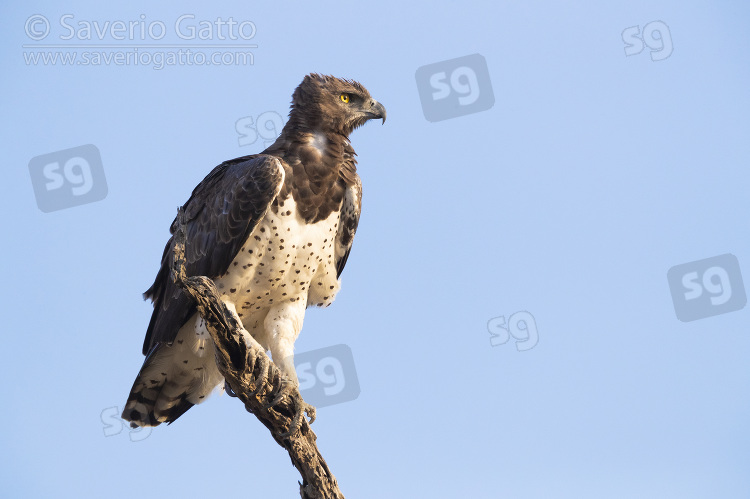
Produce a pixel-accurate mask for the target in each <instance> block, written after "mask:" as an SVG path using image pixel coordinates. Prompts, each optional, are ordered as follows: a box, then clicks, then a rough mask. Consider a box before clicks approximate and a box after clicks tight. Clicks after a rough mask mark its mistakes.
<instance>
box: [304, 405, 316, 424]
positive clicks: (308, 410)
mask: <svg viewBox="0 0 750 499" xmlns="http://www.w3.org/2000/svg"><path fill="white" fill-rule="evenodd" d="M304 405H305V408H304V411H305V414H307V417H308V418H310V424H313V423H314V422H315V406H314V405H310V404H308V403H305V404H304Z"/></svg>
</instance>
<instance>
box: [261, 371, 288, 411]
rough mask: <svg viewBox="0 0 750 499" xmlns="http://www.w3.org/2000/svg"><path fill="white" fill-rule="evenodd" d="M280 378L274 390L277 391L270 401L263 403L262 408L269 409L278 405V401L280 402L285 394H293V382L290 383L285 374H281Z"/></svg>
mask: <svg viewBox="0 0 750 499" xmlns="http://www.w3.org/2000/svg"><path fill="white" fill-rule="evenodd" d="M280 378H281V379H279V386H278V388H277V389H276V391H277V392H278V393H277V394H276V396H275V397H274V398H273V400H271V402H269V403H268V404H265V405H264V406H263V409H265V410H268V409H270V408H271V407H274V406H276V405H278V404H279V402H281V400H282V399H283V398H284V397H285V396H287V395H289V396H293V395H294V388H295V386H294V384H293V383H292V382H291V381H289V380H288V379H287V378H286V376H284V375H283V374H282V375H281V377H280ZM271 393H272V394H273V392H271Z"/></svg>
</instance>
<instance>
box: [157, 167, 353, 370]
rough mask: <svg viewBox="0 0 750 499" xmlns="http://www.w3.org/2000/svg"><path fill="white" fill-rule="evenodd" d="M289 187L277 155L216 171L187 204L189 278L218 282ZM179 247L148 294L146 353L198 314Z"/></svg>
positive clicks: (167, 255)
mask: <svg viewBox="0 0 750 499" xmlns="http://www.w3.org/2000/svg"><path fill="white" fill-rule="evenodd" d="M283 183H284V168H283V166H282V165H281V161H280V160H279V158H277V157H275V156H270V155H264V154H259V155H253V156H244V157H241V158H237V159H233V160H230V161H225V162H224V163H222V164H220V165H219V166H217V167H216V168H214V169H213V171H212V172H211V173H209V174H208V175H207V176H206V178H204V179H203V181H201V183H200V184H198V186H197V187H196V188H195V189H194V190H193V193H192V194H191V196H190V199H188V201H187V203H185V205H184V206H183V209H184V210H185V217H186V224H187V244H186V248H185V259H186V270H187V274H188V275H189V276H197V275H202V276H207V277H209V278H211V279H216V278H218V277H220V276H221V275H223V274H224V273H226V271H227V269H228V268H229V265H230V264H231V263H232V260H233V259H234V257H235V256H236V255H237V252H238V251H240V249H241V247H242V244H244V242H245V240H246V239H247V237H248V236H249V235H250V233H251V232H252V231H253V229H254V228H255V226H256V225H257V224H258V222H259V221H260V220H262V219H263V217H264V216H265V215H266V213H267V212H268V210H269V208H270V207H271V204H272V203H273V201H274V199H276V196H277V195H278V194H279V191H280V190H281V186H282V185H283ZM355 226H356V225H355ZM176 228H177V219H176V218H175V221H174V222H172V226H171V228H170V232H171V233H172V234H174V233H175V230H176ZM173 244H174V236H173V237H171V238H170V239H169V241H168V242H167V245H166V247H165V248H164V254H163V255H162V259H161V268H160V269H159V273H158V274H157V275H156V280H155V281H154V284H153V285H152V286H151V287H150V288H149V289H148V290H147V291H146V292H145V293H144V295H143V296H144V297H145V298H150V299H151V301H152V302H153V303H154V312H153V314H152V315H151V322H150V323H149V325H148V330H147V332H146V338H145V339H144V341H143V354H144V355H148V353H149V352H150V351H151V350H152V349H153V348H154V346H155V345H158V344H161V343H167V344H171V343H172V342H173V341H174V339H175V337H176V336H177V332H178V331H179V329H180V328H181V327H182V325H183V324H185V322H186V321H187V320H188V319H189V318H190V317H191V316H192V315H193V313H195V310H196V308H195V304H194V302H193V300H192V299H191V298H190V297H188V296H187V295H185V293H183V292H182V290H180V289H179V288H178V287H177V286H176V285H175V284H174V282H173V281H172V278H171V275H170V269H171V265H172V259H173Z"/></svg>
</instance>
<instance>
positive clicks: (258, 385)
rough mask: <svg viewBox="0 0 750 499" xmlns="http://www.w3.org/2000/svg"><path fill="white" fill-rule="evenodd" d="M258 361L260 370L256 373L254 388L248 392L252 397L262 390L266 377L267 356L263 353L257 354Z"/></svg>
mask: <svg viewBox="0 0 750 499" xmlns="http://www.w3.org/2000/svg"><path fill="white" fill-rule="evenodd" d="M258 362H260V372H259V373H258V376H257V377H256V378H255V379H256V382H255V390H253V391H252V392H250V394H251V395H252V396H253V397H254V396H256V395H258V394H259V393H260V392H261V390H263V387H264V386H265V384H266V381H267V379H266V378H268V364H269V361H268V357H267V356H266V355H265V354H262V355H259V356H258Z"/></svg>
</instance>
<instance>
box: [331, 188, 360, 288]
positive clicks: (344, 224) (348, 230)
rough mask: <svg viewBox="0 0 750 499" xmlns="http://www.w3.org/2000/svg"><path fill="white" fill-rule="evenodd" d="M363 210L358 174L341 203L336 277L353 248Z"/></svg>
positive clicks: (337, 238)
mask: <svg viewBox="0 0 750 499" xmlns="http://www.w3.org/2000/svg"><path fill="white" fill-rule="evenodd" d="M361 211H362V181H361V180H360V179H359V176H358V175H357V176H356V177H355V182H354V184H352V185H349V186H348V187H347V189H346V191H344V200H343V202H342V204H341V217H340V219H339V229H338V232H337V233H336V277H337V278H338V277H341V272H343V271H344V266H345V265H346V260H347V259H348V258H349V252H350V251H351V250H352V243H353V242H354V234H355V233H356V232H357V225H359V214H360V212H361Z"/></svg>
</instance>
